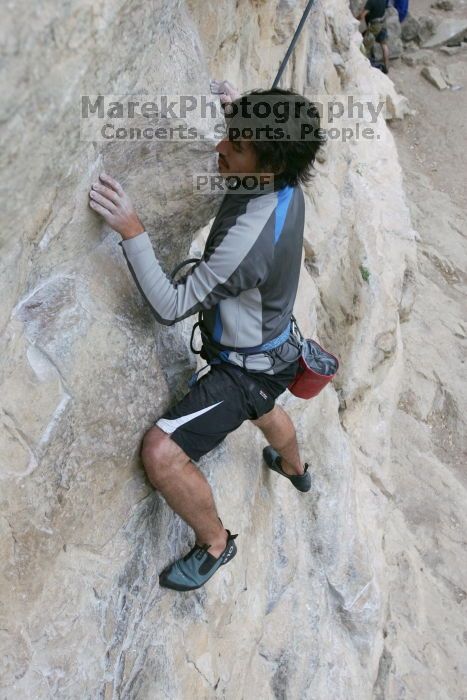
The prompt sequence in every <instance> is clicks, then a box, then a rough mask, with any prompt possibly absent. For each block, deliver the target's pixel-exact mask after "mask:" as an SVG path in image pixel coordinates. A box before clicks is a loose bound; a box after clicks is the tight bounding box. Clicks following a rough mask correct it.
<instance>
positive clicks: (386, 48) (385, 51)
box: [381, 42, 389, 71]
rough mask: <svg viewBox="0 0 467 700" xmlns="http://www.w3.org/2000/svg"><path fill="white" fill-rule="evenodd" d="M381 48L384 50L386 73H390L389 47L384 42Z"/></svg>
mask: <svg viewBox="0 0 467 700" xmlns="http://www.w3.org/2000/svg"><path fill="white" fill-rule="evenodd" d="M381 48H382V50H383V61H384V65H385V68H386V71H389V47H388V45H387V44H386V42H383V43H382V44H381Z"/></svg>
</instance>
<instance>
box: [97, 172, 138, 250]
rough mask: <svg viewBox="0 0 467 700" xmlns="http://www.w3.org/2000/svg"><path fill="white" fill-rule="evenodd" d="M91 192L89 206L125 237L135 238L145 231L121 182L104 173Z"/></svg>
mask: <svg viewBox="0 0 467 700" xmlns="http://www.w3.org/2000/svg"><path fill="white" fill-rule="evenodd" d="M99 180H100V182H95V183H94V184H93V185H92V188H91V190H90V192H89V206H90V207H91V209H93V210H94V211H95V212H96V213H97V214H100V215H101V216H102V218H103V219H104V221H105V222H106V223H107V224H109V226H111V227H112V228H113V229H114V231H117V233H119V234H120V235H121V236H122V237H123V238H133V237H134V236H137V235H138V234H140V233H143V232H144V231H145V228H144V226H143V224H142V223H141V221H140V220H139V219H138V216H137V215H136V212H135V210H134V209H133V204H132V203H131V199H130V198H129V196H128V195H127V194H126V192H125V191H124V190H123V187H122V186H121V185H120V183H119V182H117V181H116V180H114V178H113V177H110V175H107V174H106V173H102V174H101V175H99Z"/></svg>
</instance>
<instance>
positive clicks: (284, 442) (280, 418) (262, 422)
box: [251, 406, 303, 475]
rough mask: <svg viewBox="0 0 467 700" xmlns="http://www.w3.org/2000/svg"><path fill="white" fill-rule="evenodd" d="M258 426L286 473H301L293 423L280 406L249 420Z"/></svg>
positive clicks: (301, 467)
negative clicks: (279, 458) (280, 458)
mask: <svg viewBox="0 0 467 700" xmlns="http://www.w3.org/2000/svg"><path fill="white" fill-rule="evenodd" d="M251 422H252V423H254V424H255V425H257V426H258V428H260V430H261V431H262V432H263V434H264V437H265V438H266V440H267V441H268V443H269V444H270V445H271V446H272V447H274V449H275V450H277V452H279V454H280V456H281V457H282V470H283V471H284V472H285V473H286V474H290V475H295V474H303V466H302V462H301V459H300V452H299V450H298V444H297V437H296V434H295V428H294V424H293V423H292V421H291V420H290V418H289V416H288V415H287V413H286V412H285V411H284V409H283V408H281V407H280V406H274V408H273V409H272V411H269V413H266V414H265V415H264V416H261V418H258V419H257V420H253V421H251Z"/></svg>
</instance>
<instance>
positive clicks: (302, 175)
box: [225, 88, 326, 186]
mask: <svg viewBox="0 0 467 700" xmlns="http://www.w3.org/2000/svg"><path fill="white" fill-rule="evenodd" d="M268 97H271V98H272V99H270V100H268V99H267V98H268ZM282 97H283V98H284V99H278V98H282ZM264 98H266V99H264ZM248 100H250V101H248ZM251 101H253V104H256V105H258V104H259V103H260V102H261V104H262V106H263V107H264V106H268V105H270V106H271V109H272V108H273V107H272V105H282V106H283V107H286V110H287V115H288V116H287V119H286V120H285V121H281V120H280V119H278V118H277V114H276V113H275V117H274V118H273V117H272V116H271V115H270V114H269V116H267V117H266V118H264V117H263V116H257V115H256V116H255V117H254V118H253V121H252V118H251V115H250V117H249V121H248V122H247V121H244V120H243V121H242V119H244V116H245V113H244V112H242V115H241V119H239V118H237V115H238V113H239V111H240V108H241V107H242V104H243V105H245V104H247V105H251ZM302 109H303V111H304V113H303V112H302ZM291 110H293V115H294V116H290V112H291ZM297 110H298V116H297ZM225 112H226V120H227V122H229V123H228V133H229V134H233V133H234V132H231V131H230V129H231V127H232V125H237V124H239V123H240V124H242V125H243V127H244V128H247V129H248V131H251V127H252V126H253V127H256V128H258V126H259V125H260V126H261V127H262V128H263V131H264V127H265V126H266V125H268V124H269V125H270V126H271V127H276V129H277V127H280V128H281V129H282V132H283V136H281V137H279V138H278V137H277V136H274V137H272V136H271V137H270V138H269V137H266V136H264V135H262V136H261V139H260V140H257V139H255V138H254V136H252V138H251V144H252V146H253V148H254V150H255V152H256V158H257V164H258V168H261V169H266V168H269V169H270V170H271V171H272V172H274V173H279V172H280V171H282V172H280V178H281V180H283V181H284V183H285V184H286V185H291V186H295V185H297V184H298V183H302V184H306V183H308V182H309V181H310V180H311V178H312V176H313V172H312V171H313V169H314V165H313V164H314V161H315V158H316V153H317V151H318V150H319V148H321V147H322V146H324V144H325V143H326V136H325V133H324V130H323V129H321V128H320V115H319V111H318V108H317V107H316V105H315V104H314V103H313V102H311V101H310V100H308V99H307V98H306V97H303V96H302V95H300V94H299V93H297V92H293V91H292V90H282V89H281V88H270V89H267V90H252V91H250V92H248V93H245V94H244V95H242V96H241V97H239V98H237V99H236V100H234V101H233V102H232V103H231V105H230V115H229V113H228V112H229V110H227V109H226V110H225ZM282 116H284V115H282ZM235 133H236V134H237V135H233V136H232V138H231V136H230V135H229V138H231V140H235V138H238V131H236V132H235ZM253 133H254V132H253ZM260 133H262V132H260ZM304 133H306V137H304Z"/></svg>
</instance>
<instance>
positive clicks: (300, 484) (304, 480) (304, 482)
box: [263, 445, 311, 491]
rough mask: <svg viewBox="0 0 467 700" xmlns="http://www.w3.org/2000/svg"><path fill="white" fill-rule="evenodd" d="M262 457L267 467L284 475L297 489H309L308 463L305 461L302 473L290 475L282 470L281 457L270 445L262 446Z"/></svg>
mask: <svg viewBox="0 0 467 700" xmlns="http://www.w3.org/2000/svg"><path fill="white" fill-rule="evenodd" d="M263 458H264V461H265V462H266V464H267V465H268V467H269V469H272V471H274V472H277V473H278V474H282V476H285V477H286V478H287V479H289V481H291V482H292V484H293V485H294V486H295V488H296V489H298V490H299V491H309V490H310V489H311V474H310V472H309V471H308V464H307V463H306V462H305V471H304V472H303V474H297V475H295V474H294V475H290V474H286V473H285V472H284V471H282V457H281V456H280V454H279V453H278V452H276V450H275V449H274V448H273V447H271V445H268V446H267V447H265V448H264V450H263Z"/></svg>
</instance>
